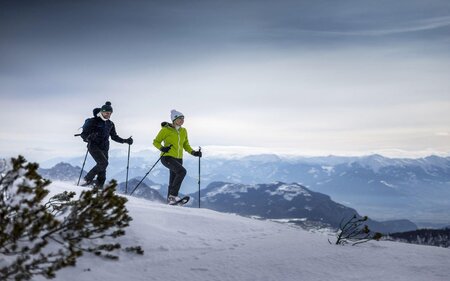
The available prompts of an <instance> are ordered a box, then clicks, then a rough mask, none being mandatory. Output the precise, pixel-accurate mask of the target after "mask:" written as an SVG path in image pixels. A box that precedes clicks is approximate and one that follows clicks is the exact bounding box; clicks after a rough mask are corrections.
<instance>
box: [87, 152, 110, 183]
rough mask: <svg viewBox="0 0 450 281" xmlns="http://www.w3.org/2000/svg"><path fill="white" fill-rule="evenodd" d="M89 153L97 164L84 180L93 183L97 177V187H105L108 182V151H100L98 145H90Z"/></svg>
mask: <svg viewBox="0 0 450 281" xmlns="http://www.w3.org/2000/svg"><path fill="white" fill-rule="evenodd" d="M88 151H89V154H91V156H92V158H94V160H95V162H96V163H97V164H96V165H95V166H94V167H93V168H92V169H91V170H90V171H89V172H88V173H87V175H86V176H85V177H84V179H85V180H86V181H92V180H94V177H95V176H97V186H103V185H104V184H105V180H106V167H108V150H107V149H100V148H99V147H98V146H96V145H89V146H88Z"/></svg>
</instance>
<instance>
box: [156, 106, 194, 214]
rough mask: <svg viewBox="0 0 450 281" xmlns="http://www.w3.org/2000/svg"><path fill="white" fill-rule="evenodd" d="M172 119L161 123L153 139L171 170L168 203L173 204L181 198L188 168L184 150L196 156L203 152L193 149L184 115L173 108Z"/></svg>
mask: <svg viewBox="0 0 450 281" xmlns="http://www.w3.org/2000/svg"><path fill="white" fill-rule="evenodd" d="M170 119H171V120H172V123H168V122H163V123H161V127H162V128H161V130H160V131H159V133H158V135H157V136H156V137H155V139H154V140H153V145H154V146H155V147H156V148H157V149H159V150H160V151H161V163H162V164H163V165H164V166H165V167H166V168H168V169H169V170H170V178H169V192H168V195H167V203H168V204H169V205H173V204H175V203H176V202H177V201H178V200H180V198H179V197H178V192H179V191H180V187H181V183H182V182H183V179H184V177H185V176H186V169H185V168H184V167H183V150H186V152H188V153H190V154H191V155H193V156H196V157H202V152H201V151H195V150H193V149H192V147H191V146H190V145H189V140H188V135H187V131H186V129H185V128H183V127H182V125H183V123H184V115H183V114H182V113H181V112H179V111H176V110H172V111H171V112H170ZM162 143H164V145H163V144H162Z"/></svg>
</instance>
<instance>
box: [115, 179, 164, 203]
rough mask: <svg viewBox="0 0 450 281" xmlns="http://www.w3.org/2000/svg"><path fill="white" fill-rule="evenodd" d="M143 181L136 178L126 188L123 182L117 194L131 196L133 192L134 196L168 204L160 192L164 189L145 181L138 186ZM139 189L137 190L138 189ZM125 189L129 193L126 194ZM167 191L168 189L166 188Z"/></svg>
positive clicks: (119, 185)
mask: <svg viewBox="0 0 450 281" xmlns="http://www.w3.org/2000/svg"><path fill="white" fill-rule="evenodd" d="M140 181H141V179H139V178H134V179H131V180H129V181H128V186H126V183H125V182H122V183H120V184H118V185H117V192H118V193H121V194H125V195H126V194H130V193H131V192H132V191H133V190H134V192H133V196H136V197H140V198H144V199H147V200H150V201H155V202H160V203H163V202H166V200H165V199H164V197H163V196H161V192H160V190H161V189H163V188H164V187H163V186H162V185H160V184H156V183H154V182H152V181H151V180H148V179H144V181H143V182H142V183H141V184H140V185H139V186H138V184H139V182H140ZM136 187H137V188H136ZM125 188H126V189H127V192H125ZM165 189H166V190H167V187H165Z"/></svg>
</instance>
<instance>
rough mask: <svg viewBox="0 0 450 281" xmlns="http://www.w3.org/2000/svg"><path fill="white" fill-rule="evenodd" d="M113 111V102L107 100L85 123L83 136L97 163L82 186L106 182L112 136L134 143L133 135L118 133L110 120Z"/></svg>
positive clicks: (97, 185)
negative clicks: (124, 135) (120, 134)
mask: <svg viewBox="0 0 450 281" xmlns="http://www.w3.org/2000/svg"><path fill="white" fill-rule="evenodd" d="M112 112H113V109H112V106H111V102H109V101H107V102H106V103H105V104H104V105H103V106H102V107H101V108H95V109H94V111H93V113H94V117H92V118H89V119H87V120H86V122H85V123H84V125H83V132H82V133H81V137H82V138H83V141H85V142H87V143H88V151H89V154H91V156H92V158H94V160H95V162H96V165H95V166H94V167H93V168H92V169H91V170H90V171H89V172H88V173H87V175H86V176H85V177H84V181H85V182H84V183H83V184H81V186H88V185H94V186H96V187H98V188H102V187H103V185H104V184H105V180H106V167H108V151H109V137H110V136H111V139H112V140H113V141H115V142H118V143H127V144H129V145H131V144H133V139H132V138H131V137H129V138H128V139H123V138H121V137H119V136H118V135H117V132H116V128H115V126H114V123H113V122H112V121H111V120H109V119H110V117H111V114H112ZM95 176H97V181H96V182H95V181H94V178H95Z"/></svg>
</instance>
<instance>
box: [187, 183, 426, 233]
mask: <svg viewBox="0 0 450 281" xmlns="http://www.w3.org/2000/svg"><path fill="white" fill-rule="evenodd" d="M191 197H192V203H191V204H190V205H191V206H197V205H198V200H197V198H198V193H194V194H192V196H191ZM201 206H203V207H205V208H209V209H213V210H216V211H221V212H230V213H237V214H239V215H245V216H258V217H262V218H266V219H283V220H285V221H292V222H295V223H297V224H301V225H303V226H311V225H315V226H330V227H334V228H337V227H339V224H340V223H341V222H342V221H343V220H348V218H351V217H352V216H353V215H355V214H356V215H358V212H357V211H356V210H355V209H352V208H349V207H346V206H344V205H342V204H339V203H336V202H334V201H333V200H331V198H330V197H329V196H328V195H325V194H322V193H318V192H314V191H311V190H310V189H308V188H306V187H304V186H302V185H300V184H297V183H291V184H286V183H283V182H277V183H273V184H256V185H244V184H234V183H224V182H214V183H211V184H210V185H209V186H208V187H207V188H205V189H204V190H202V192H201ZM363 215H364V214H363ZM358 216H359V215H358ZM367 224H368V226H369V227H370V229H372V230H373V231H378V232H382V233H390V232H398V231H409V230H416V229H417V226H416V225H415V224H414V223H412V222H410V221H407V220H402V221H393V222H391V221H385V222H382V223H380V222H376V221H374V220H369V221H368V223H367Z"/></svg>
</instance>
